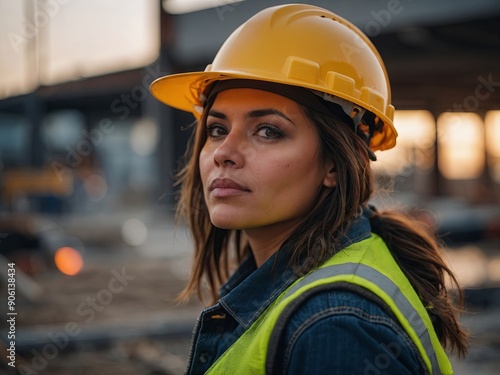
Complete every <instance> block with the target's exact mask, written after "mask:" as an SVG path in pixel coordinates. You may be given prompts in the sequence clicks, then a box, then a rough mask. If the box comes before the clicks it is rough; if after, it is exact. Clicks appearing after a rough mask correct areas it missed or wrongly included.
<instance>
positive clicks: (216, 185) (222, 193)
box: [209, 178, 250, 197]
mask: <svg viewBox="0 0 500 375" xmlns="http://www.w3.org/2000/svg"><path fill="white" fill-rule="evenodd" d="M209 191H210V193H211V194H212V195H213V196H215V197H228V196H234V195H241V194H244V193H248V192H250V189H248V188H246V187H244V186H243V185H240V184H239V183H237V182H236V181H233V180H231V179H229V178H216V179H214V180H213V181H212V183H211V184H210V187H209Z"/></svg>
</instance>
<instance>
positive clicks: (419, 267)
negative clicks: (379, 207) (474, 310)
mask: <svg viewBox="0 0 500 375" xmlns="http://www.w3.org/2000/svg"><path fill="white" fill-rule="evenodd" d="M370 223H371V226H372V232H374V233H376V234H378V235H379V236H380V237H382V239H383V240H384V242H385V243H386V244H387V246H388V247H389V250H390V251H391V253H392V255H393V257H394V258H395V260H396V262H397V263H398V264H399V266H400V267H401V269H402V271H403V272H404V274H405V275H406V277H407V278H408V280H409V281H410V283H411V284H412V286H413V288H414V289H415V290H416V292H417V294H418V295H419V297H420V299H421V300H422V302H423V303H424V306H425V307H426V309H427V311H428V313H429V315H430V317H431V320H432V323H433V325H434V329H435V330H436V333H437V335H438V337H439V340H440V341H441V343H442V344H443V346H444V347H445V348H448V349H450V350H451V352H452V353H454V354H455V355H457V356H458V357H459V358H463V357H465V355H466V354H467V349H468V347H469V343H468V340H467V333H466V332H465V331H464V330H463V328H462V327H461V326H460V323H459V321H458V318H457V314H456V313H457V309H458V308H460V307H461V306H462V301H463V296H462V290H461V289H460V286H459V284H458V281H457V279H456V278H455V276H454V275H453V272H452V271H451V270H450V268H449V267H448V266H447V265H446V263H445V261H444V259H443V257H442V254H441V251H440V249H439V246H438V242H437V241H436V238H435V237H434V235H433V234H432V233H431V232H430V230H429V229H428V228H426V227H425V226H424V225H423V224H419V223H418V222H416V221H415V220H414V219H412V218H410V217H408V216H405V215H403V214H401V213H397V212H381V213H378V212H376V211H374V213H373V215H372V217H371V219H370ZM447 280H448V281H449V283H450V284H451V287H454V291H455V292H456V300H457V301H456V303H457V306H458V308H457V307H455V306H454V304H453V303H452V301H451V298H450V296H449V295H448V290H447V286H446V282H447Z"/></svg>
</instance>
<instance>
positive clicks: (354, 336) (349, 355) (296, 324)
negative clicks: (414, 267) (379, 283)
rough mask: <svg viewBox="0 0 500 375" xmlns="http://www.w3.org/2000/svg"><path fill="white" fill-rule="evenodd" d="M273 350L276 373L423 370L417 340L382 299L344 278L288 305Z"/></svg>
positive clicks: (279, 325)
mask: <svg viewBox="0 0 500 375" xmlns="http://www.w3.org/2000/svg"><path fill="white" fill-rule="evenodd" d="M269 353H270V359H271V360H272V364H271V365H270V366H271V368H275V369H279V371H277V372H276V371H273V373H283V374H302V373H308V374H322V373H331V374H351V373H355V374H357V373H363V374H382V373H384V374H387V373H394V374H396V373H397V374H416V373H417V374H424V373H425V372H424V371H423V368H424V366H423V364H422V360H421V357H420V355H419V354H418V351H417V349H416V347H415V345H414V344H413V342H412V341H411V339H410V338H409V336H408V335H407V334H406V332H405V331H404V330H403V329H402V328H401V326H400V325H399V323H398V322H397V321H396V320H395V318H394V317H393V316H392V314H391V312H390V311H389V310H388V308H386V307H385V305H384V304H383V302H381V301H380V300H378V298H377V297H375V296H374V295H373V294H371V293H369V292H366V291H365V290H364V289H362V288H360V287H355V286H352V285H351V284H344V283H342V284H340V283H339V285H335V286H334V287H332V286H330V287H329V288H323V289H321V288H320V289H319V290H315V291H314V292H311V293H309V295H306V296H305V297H304V298H302V299H301V300H300V301H297V302H296V303H295V305H294V304H291V305H290V306H289V307H287V309H286V310H285V311H284V312H283V314H282V315H281V317H280V319H279V321H278V324H277V325H276V327H275V330H274V331H273V335H272V338H271V341H270V351H269ZM416 369H419V370H418V371H417V370H416Z"/></svg>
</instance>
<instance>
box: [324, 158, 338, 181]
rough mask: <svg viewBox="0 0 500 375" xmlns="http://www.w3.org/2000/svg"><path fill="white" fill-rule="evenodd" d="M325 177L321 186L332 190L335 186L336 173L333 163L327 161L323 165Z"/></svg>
mask: <svg viewBox="0 0 500 375" xmlns="http://www.w3.org/2000/svg"><path fill="white" fill-rule="evenodd" d="M325 170H326V173H325V177H324V179H323V185H324V186H326V187H327V188H333V187H335V186H337V172H336V171H335V164H333V161H331V160H329V161H328V162H327V163H326V164H325Z"/></svg>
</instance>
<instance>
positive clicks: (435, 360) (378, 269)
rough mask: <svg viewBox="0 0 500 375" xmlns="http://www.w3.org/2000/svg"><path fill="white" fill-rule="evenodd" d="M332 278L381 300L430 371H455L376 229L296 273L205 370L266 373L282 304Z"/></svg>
mask: <svg viewBox="0 0 500 375" xmlns="http://www.w3.org/2000/svg"><path fill="white" fill-rule="evenodd" d="M336 282H348V283H352V284H355V285H358V286H360V287H363V288H365V289H366V290H368V291H370V292H372V293H373V294H375V295H376V296H378V297H379V298H380V299H382V300H383V301H384V302H385V303H386V304H387V306H389V308H390V309H391V311H392V312H393V314H394V315H395V317H396V319H397V320H398V322H399V323H400V324H401V326H402V327H403V329H404V330H405V331H406V332H407V334H408V336H409V337H410V338H411V340H412V341H413V342H414V344H415V346H416V347H417V349H418V351H419V353H420V356H421V357H422V360H423V361H424V363H425V365H426V367H427V369H428V372H429V373H431V374H433V375H437V374H446V375H451V374H453V370H452V367H451V364H450V362H449V359H448V357H447V355H446V353H445V351H444V349H443V347H442V346H441V344H440V342H439V339H438V337H437V334H436V332H435V330H434V327H433V326H432V322H431V320H430V317H429V315H428V313H427V311H426V309H425V307H424V306H423V304H422V302H421V300H420V298H419V297H418V295H417V293H416V292H415V290H414V289H413V287H412V286H411V284H410V282H409V281H408V279H407V278H406V276H405V275H404V273H403V272H402V270H401V268H400V267H399V266H398V264H397V263H396V261H395V260H394V258H393V257H392V255H391V253H390V251H389V249H388V248H387V246H386V244H385V243H384V241H383V240H382V239H381V238H380V237H379V236H377V235H375V234H372V235H371V237H370V238H368V239H365V240H363V241H360V242H356V243H354V244H352V245H350V246H348V247H347V248H345V249H343V250H342V251H340V252H338V253H337V254H335V255H334V256H333V257H332V258H330V259H329V260H328V261H326V262H325V263H324V264H323V265H322V266H320V268H319V269H316V270H314V271H313V272H311V273H310V274H308V275H306V276H305V277H302V278H299V279H298V280H297V281H296V282H295V283H294V284H292V285H291V286H290V287H289V288H288V289H287V290H285V291H284V292H283V293H282V294H281V295H280V296H278V297H277V298H276V300H275V301H274V302H273V303H272V304H271V305H270V306H269V307H268V309H267V310H266V311H264V313H262V314H261V315H260V316H259V317H258V318H257V320H256V321H255V322H254V323H253V324H252V325H251V326H250V327H249V328H248V329H247V330H246V331H245V332H244V333H243V334H242V335H241V336H240V337H239V338H238V340H236V342H235V343H234V344H233V345H232V346H231V347H230V348H228V349H227V350H226V351H225V352H224V353H223V354H222V355H221V356H220V357H219V358H218V359H217V360H216V361H215V363H214V364H213V365H212V366H211V367H210V369H209V370H208V371H207V374H233V373H237V374H239V375H244V374H264V373H265V368H266V360H267V353H268V346H269V341H270V337H271V335H272V332H273V329H274V326H275V325H276V322H278V320H279V319H280V315H281V314H282V313H283V311H284V310H285V309H286V307H287V306H288V305H289V304H290V302H292V301H293V300H295V299H296V298H297V297H299V296H300V295H302V294H303V293H305V292H307V291H308V290H311V289H313V288H315V287H319V286H321V285H328V284H332V283H336Z"/></svg>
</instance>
